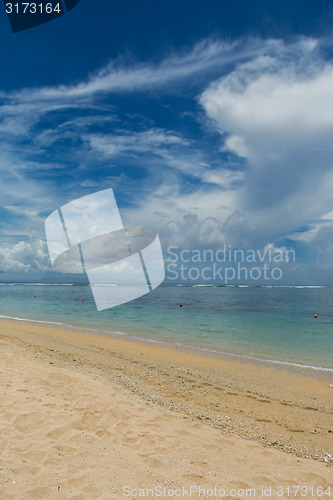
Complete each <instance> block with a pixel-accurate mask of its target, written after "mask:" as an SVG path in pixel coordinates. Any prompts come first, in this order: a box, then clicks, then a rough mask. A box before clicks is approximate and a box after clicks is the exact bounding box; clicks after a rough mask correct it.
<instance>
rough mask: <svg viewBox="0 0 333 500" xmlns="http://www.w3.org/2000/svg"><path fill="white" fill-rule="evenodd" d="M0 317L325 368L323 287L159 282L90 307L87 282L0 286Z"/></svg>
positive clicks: (328, 296)
mask: <svg viewBox="0 0 333 500" xmlns="http://www.w3.org/2000/svg"><path fill="white" fill-rule="evenodd" d="M82 300H84V302H82ZM180 303H181V304H182V305H183V307H179V304H180ZM314 314H317V315H318V319H314ZM0 315H1V316H3V317H10V318H18V319H29V320H34V321H43V322H46V323H58V324H62V325H71V326H74V327H75V326H76V327H80V328H85V329H88V330H89V331H93V332H96V331H102V333H103V334H105V335H107V334H108V333H109V334H115V335H127V336H129V337H133V338H141V339H145V340H149V341H157V342H166V343H170V344H175V343H176V344H180V345H183V346H192V347H196V348H200V349H208V350H211V351H215V352H219V353H227V354H236V355H243V356H248V357H252V358H258V359H262V360H271V361H274V362H281V363H295V364H299V365H303V366H310V367H313V368H314V369H328V370H332V371H333V288H331V287H216V286H181V285H173V286H167V285H162V286H160V287H159V288H157V289H156V290H154V291H153V292H152V293H150V294H148V295H146V296H144V297H141V298H140V299H137V300H135V301H133V302H131V303H128V304H125V305H122V306H119V307H116V308H113V309H108V310H105V311H101V312H98V311H97V310H96V306H95V303H94V301H93V298H92V294H91V291H90V287H89V286H87V285H48V284H42V283H40V284H36V283H35V284H33V283H29V284H28V283H25V284H22V283H21V284H13V283H6V284H4V283H2V284H0Z"/></svg>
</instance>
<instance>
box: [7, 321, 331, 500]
mask: <svg viewBox="0 0 333 500" xmlns="http://www.w3.org/2000/svg"><path fill="white" fill-rule="evenodd" d="M0 356H1V369H0V371H1V392H0V398H1V410H0V431H1V432H0V460H1V465H0V498H1V499H2V498H3V499H6V500H10V499H15V500H16V499H22V500H23V499H24V500H25V499H43V500H44V499H53V498H54V499H67V498H68V499H89V500H92V499H110V500H111V499H121V498H130V499H131V500H132V499H133V498H143V497H144V496H143V494H146V496H145V498H153V496H152V492H154V493H155V497H156V492H161V491H162V492H163V489H162V488H166V490H165V491H166V492H167V490H170V492H169V493H170V494H172V493H174V494H175V495H176V494H178V498H189V497H188V496H186V492H188V493H189V492H191V497H190V498H249V497H251V496H252V498H268V497H269V498H312V499H319V498H323V499H326V498H327V499H329V498H333V485H332V476H333V473H332V467H331V463H332V455H333V451H332V450H333V444H332V443H333V433H332V431H333V421H332V420H333V419H332V408H333V388H332V387H331V384H332V382H330V381H328V380H325V379H319V378H313V377H306V376H304V375H299V374H296V373H289V372H287V371H283V370H277V369H273V368H270V367H265V366H255V365H251V364H244V363H239V362H233V361H226V360H220V359H213V358H208V357H204V356H200V355H197V354H193V353H188V352H182V351H180V350H173V349H169V348H161V347H157V346H152V345H146V344H142V343H135V342H128V341H122V340H118V339H111V338H108V337H102V336H98V335H92V334H87V333H81V332H74V331H71V330H59V329H55V328H46V327H42V326H39V325H33V324H28V323H15V322H9V321H1V322H0ZM310 457H312V458H310ZM126 486H127V487H128V488H127V489H125V490H124V488H125V487H126ZM297 486H302V487H304V488H303V490H301V489H300V490H299V491H298V492H297V490H296V487H297ZM329 486H330V487H331V492H330V493H331V496H329V495H326V496H325V495H322V490H321V488H323V491H324V492H325V491H326V492H327V491H329V490H327V488H328V487H329ZM147 488H150V489H151V490H152V489H154V488H160V489H157V490H153V491H150V496H148V493H149V492H147ZM182 488H184V491H183V490H182ZM189 488H192V490H190V489H189ZM195 488H196V489H197V490H195ZM198 488H201V492H200V495H199V490H198ZM262 488H264V489H262ZM267 488H271V490H270V489H267ZM288 488H289V489H288ZM305 488H307V489H305ZM140 489H141V491H139V490H140ZM247 490H248V491H247ZM246 491H247V494H246ZM124 493H125V494H126V496H125V495H124ZM127 493H128V496H127ZM139 493H141V496H139ZM179 493H180V495H179ZM305 493H306V495H305ZM204 494H206V495H204ZM212 494H213V495H212ZM223 494H224V496H223ZM160 498H163V496H162V497H161V496H160ZM164 498H172V496H171V495H169V497H168V496H164ZM174 498H176V497H175V496H174Z"/></svg>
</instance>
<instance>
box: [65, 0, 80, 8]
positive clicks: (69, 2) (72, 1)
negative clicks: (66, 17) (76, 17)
mask: <svg viewBox="0 0 333 500" xmlns="http://www.w3.org/2000/svg"><path fill="white" fill-rule="evenodd" d="M79 1H80V0H65V6H66V9H67V10H71V9H73V8H74V7H75V5H77V4H78V3H79Z"/></svg>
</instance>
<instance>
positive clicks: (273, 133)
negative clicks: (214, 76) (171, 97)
mask: <svg viewBox="0 0 333 500" xmlns="http://www.w3.org/2000/svg"><path fill="white" fill-rule="evenodd" d="M284 47H285V50H284V51H281V53H280V54H275V55H261V56H258V57H255V58H254V59H252V60H251V61H249V62H246V63H242V64H240V65H238V66H237V67H236V69H234V70H233V71H232V72H231V73H230V74H228V75H226V76H224V77H222V78H221V79H219V80H218V81H216V82H214V83H213V84H211V85H210V86H209V88H207V89H206V90H205V91H204V92H203V94H202V95H201V98H200V102H201V104H202V106H203V107H204V109H205V111H206V113H207V115H208V116H209V118H210V119H212V120H213V121H214V123H215V124H216V127H217V128H218V130H219V131H220V133H221V135H222V137H223V149H224V151H228V152H230V153H233V154H235V155H237V156H239V157H243V158H246V159H247V165H248V166H247V171H246V178H245V181H244V186H245V189H244V191H243V195H244V196H243V199H242V205H241V206H242V209H243V210H244V211H245V212H247V213H249V214H251V216H252V217H253V219H254V221H255V223H254V229H255V230H256V231H258V232H259V233H260V232H262V233H266V234H267V236H268V238H270V237H271V236H273V235H274V234H275V235H277V234H280V235H281V236H282V235H283V234H284V235H286V234H287V233H288V232H291V231H293V230H295V229H298V228H300V227H302V226H304V225H305V224H309V222H310V221H311V220H313V219H319V218H320V217H321V216H322V215H323V214H324V213H326V212H328V211H329V210H331V209H332V204H333V200H332V188H333V172H332V166H333V149H332V143H331V137H332V133H333V115H332V113H331V112H330V110H331V108H332V105H333V91H332V89H333V65H332V64H330V63H328V62H326V61H325V60H324V59H323V58H322V57H321V55H320V52H318V47H317V44H316V43H315V42H314V41H312V40H305V39H304V40H301V41H300V42H299V43H298V44H294V45H290V46H288V45H286V44H285V45H284ZM264 52H265V43H264V44H263V53H264Z"/></svg>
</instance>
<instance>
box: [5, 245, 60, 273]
mask: <svg viewBox="0 0 333 500" xmlns="http://www.w3.org/2000/svg"><path fill="white" fill-rule="evenodd" d="M0 262H1V270H0V271H1V272H2V273H3V272H14V273H28V272H30V271H36V270H37V271H49V270H50V269H51V265H50V259H49V256H48V251H47V247H46V243H45V241H42V240H35V241H33V242H27V241H21V242H19V243H17V244H16V245H14V246H1V247H0Z"/></svg>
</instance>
